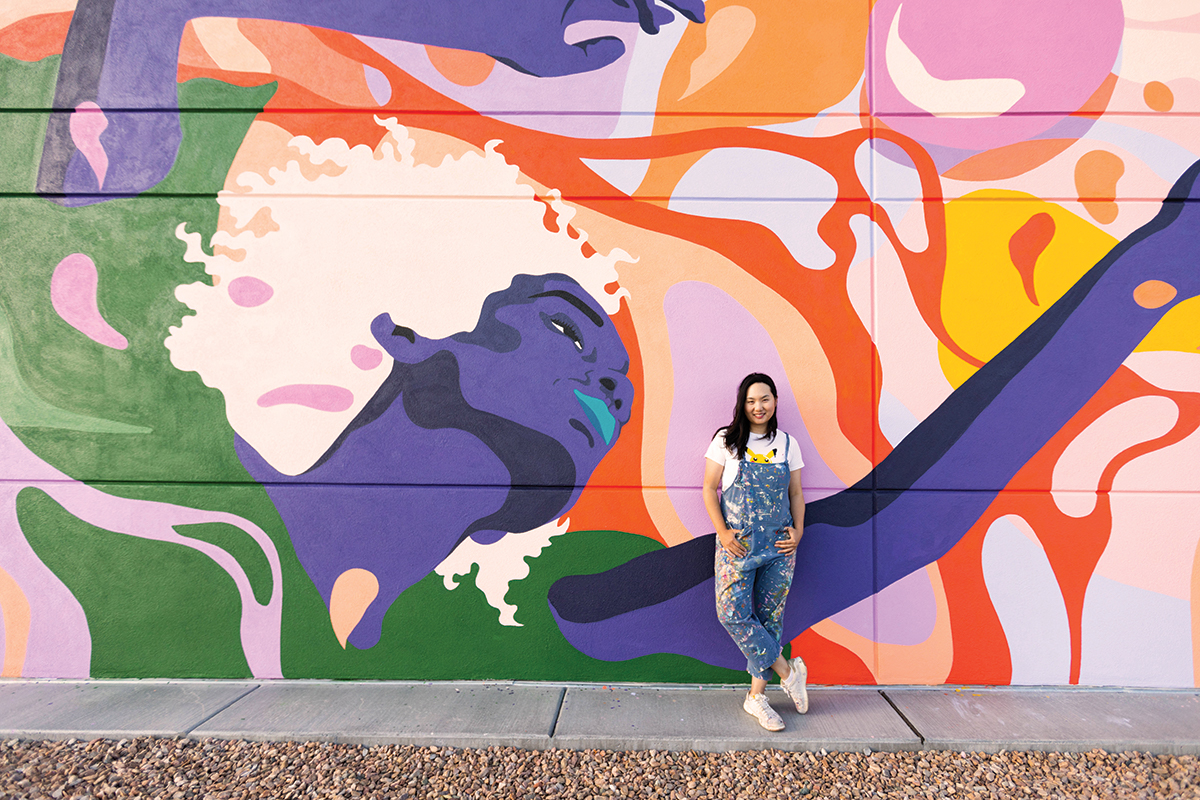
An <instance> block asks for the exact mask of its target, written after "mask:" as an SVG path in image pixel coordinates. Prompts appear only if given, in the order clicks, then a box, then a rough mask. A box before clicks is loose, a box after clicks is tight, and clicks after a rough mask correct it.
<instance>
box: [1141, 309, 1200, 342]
mask: <svg viewBox="0 0 1200 800" xmlns="http://www.w3.org/2000/svg"><path fill="white" fill-rule="evenodd" d="M1151 350H1182V351H1183V352H1185V353H1194V352H1196V351H1197V350H1200V297H1193V298H1191V299H1189V300H1184V301H1183V302H1182V303H1180V304H1179V305H1177V306H1175V307H1174V308H1172V309H1171V310H1170V311H1168V312H1167V313H1166V314H1164V315H1163V318H1162V319H1160V320H1159V321H1158V324H1157V325H1155V326H1154V327H1153V328H1152V329H1151V330H1150V333H1148V334H1147V335H1146V338H1145V339H1142V343H1141V344H1139V345H1138V346H1137V348H1136V349H1135V350H1134V352H1137V353H1145V352H1148V351H1151Z"/></svg>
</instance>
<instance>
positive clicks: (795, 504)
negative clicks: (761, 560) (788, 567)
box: [775, 469, 804, 555]
mask: <svg viewBox="0 0 1200 800" xmlns="http://www.w3.org/2000/svg"><path fill="white" fill-rule="evenodd" d="M788 502H789V503H791V506H792V524H791V527H788V528H784V530H786V531H787V532H788V538H787V539H784V540H783V541H779V542H776V543H775V547H776V548H778V549H779V552H781V553H783V554H784V555H791V554H792V553H794V552H796V545H798V544H800V537H801V536H803V535H804V488H803V487H802V486H801V485H800V470H798V469H794V470H792V475H791V478H790V479H789V480H788Z"/></svg>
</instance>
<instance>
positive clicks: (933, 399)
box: [873, 229, 953, 419]
mask: <svg viewBox="0 0 1200 800" xmlns="http://www.w3.org/2000/svg"><path fill="white" fill-rule="evenodd" d="M875 243H876V246H877V247H878V248H879V249H878V251H877V252H876V254H875V259H874V268H875V287H874V288H875V310H874V319H875V329H874V331H873V335H874V339H875V346H876V348H877V351H878V353H879V361H880V365H881V366H882V368H883V391H886V392H889V393H891V394H892V395H893V396H894V397H895V398H896V399H898V400H899V401H900V402H901V403H903V404H904V406H905V407H906V408H908V409H909V410H910V411H911V412H912V413H913V414H914V415H915V416H916V417H917V418H919V419H924V418H925V417H927V416H929V414H930V413H932V412H933V410H934V409H935V408H937V407H938V406H940V405H941V404H942V402H943V401H945V399H946V398H947V397H949V396H950V393H951V392H952V391H953V387H951V386H950V382H949V381H947V380H946V376H945V374H944V373H943V372H942V365H941V363H940V362H939V361H938V341H937V337H936V336H934V335H933V333H932V332H931V331H930V330H929V326H928V325H926V323H925V320H924V319H923V318H922V317H921V312H920V311H919V310H918V309H917V301H916V300H914V299H913V296H912V289H911V287H909V285H908V276H907V275H905V273H904V268H903V265H902V264H901V263H900V257H899V256H898V255H897V254H896V250H895V249H894V248H893V247H892V244H891V242H889V241H888V240H887V237H885V236H884V235H883V233H882V232H880V231H879V230H878V229H876V231H875Z"/></svg>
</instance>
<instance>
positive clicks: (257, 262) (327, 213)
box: [166, 119, 636, 475]
mask: <svg viewBox="0 0 1200 800" xmlns="http://www.w3.org/2000/svg"><path fill="white" fill-rule="evenodd" d="M380 124H381V125H383V126H385V127H387V128H388V129H389V133H388V134H387V135H386V136H385V137H384V138H383V140H382V141H381V143H380V144H379V146H378V147H377V148H375V149H374V150H372V149H371V148H370V147H367V146H365V145H359V146H356V147H354V148H350V147H348V146H347V144H346V143H345V142H344V141H342V140H341V139H328V140H326V141H325V142H323V143H321V144H315V143H314V142H312V141H311V140H310V139H307V138H305V137H301V138H297V139H293V140H292V141H291V143H290V147H291V152H292V153H293V155H292V158H293V160H291V161H289V162H288V163H287V165H286V167H285V168H283V169H280V168H272V169H270V170H269V173H268V175H267V176H262V175H258V174H255V173H251V172H247V173H243V174H242V175H240V176H238V181H239V183H240V184H241V186H242V187H244V189H245V190H247V191H242V192H236V193H235V192H228V191H223V192H221V193H220V194H219V195H218V200H219V202H220V204H221V205H222V207H223V208H224V210H225V211H226V212H227V214H228V218H229V219H231V220H233V221H234V222H235V224H238V225H246V224H248V223H249V221H250V220H251V219H252V218H253V217H254V216H255V215H256V214H257V213H259V212H260V211H262V210H263V209H267V210H268V211H269V213H270V215H271V219H272V220H273V221H274V222H275V223H276V224H277V225H278V226H279V227H278V230H276V231H273V232H271V233H268V234H266V235H264V236H261V237H259V236H255V235H254V233H253V232H250V231H242V232H240V233H235V232H233V231H231V230H227V229H225V228H224V227H222V229H221V230H219V231H218V232H217V233H216V234H215V235H214V236H213V237H212V244H213V245H214V246H216V245H218V244H219V245H223V246H224V247H226V248H228V249H229V250H233V251H237V250H242V251H244V252H245V256H244V257H243V258H242V259H240V260H237V261H235V260H234V259H232V258H229V257H227V256H225V255H214V256H209V255H207V254H206V253H205V252H204V251H203V249H202V248H201V246H200V237H199V236H198V235H196V234H186V233H184V232H183V231H182V229H183V226H182V225H181V226H180V230H179V231H177V235H179V236H180V238H182V239H184V240H185V241H186V242H187V244H188V246H187V251H186V254H185V256H184V258H185V260H188V261H194V262H202V263H204V264H205V269H206V271H207V272H208V273H209V274H211V275H217V276H220V278H221V282H220V283H219V284H218V285H216V286H208V285H206V284H204V283H201V282H197V283H194V284H190V285H187V286H180V287H178V288H177V289H176V290H175V296H176V297H177V298H178V299H179V300H180V301H181V302H183V303H185V304H186V305H187V306H189V307H190V308H191V309H193V310H194V311H196V313H195V314H194V315H189V316H185V317H184V318H183V320H182V322H181V323H180V325H179V326H178V327H173V328H171V335H170V336H169V337H168V338H167V340H166V346H167V348H168V349H169V350H170V351H171V363H172V364H173V365H174V366H175V367H176V368H177V369H180V370H184V371H194V372H197V373H199V375H200V377H201V378H202V379H203V380H204V382H205V384H206V385H208V386H211V387H214V388H216V389H219V390H221V392H222V394H223V395H224V396H225V409H226V415H227V417H228V419H229V423H230V425H231V426H232V427H233V429H234V430H235V431H237V432H238V434H240V435H241V437H242V438H243V439H245V440H246V442H247V443H248V444H249V445H250V446H251V447H253V448H254V449H255V450H256V451H257V452H258V453H259V454H260V455H261V456H262V457H263V458H264V459H266V461H267V463H269V464H270V465H271V466H272V467H274V468H275V469H276V470H278V471H280V472H282V473H284V474H287V475H298V474H299V473H301V472H303V471H304V470H306V469H308V468H309V467H311V466H312V465H313V464H314V463H315V462H316V461H317V459H318V458H320V456H321V455H322V454H323V453H324V452H325V451H326V450H327V449H328V448H329V446H330V445H331V444H332V443H333V442H334V441H335V440H336V439H337V437H338V435H339V434H341V432H342V431H343V430H345V429H346V426H347V425H349V423H350V421H351V420H353V419H354V417H355V415H356V414H357V413H358V412H359V411H360V410H361V409H362V408H363V407H364V406H365V404H366V403H367V401H368V400H369V399H370V398H371V396H372V395H373V394H374V392H375V391H376V389H378V387H379V385H380V384H381V383H382V382H383V380H384V379H385V377H386V376H387V370H386V369H377V370H369V371H364V370H361V369H359V368H358V367H357V366H355V365H354V363H353V362H352V361H351V359H350V356H349V354H350V352H351V351H352V349H353V348H354V347H355V346H357V345H363V346H368V347H372V346H377V343H376V342H375V340H374V337H373V336H372V335H371V330H370V325H371V321H372V320H373V319H375V318H376V317H377V316H378V315H379V314H381V313H384V312H387V313H389V314H391V317H392V319H393V321H395V322H396V323H397V324H399V325H405V326H407V327H409V328H411V329H413V330H414V331H416V332H417V333H419V334H421V335H422V336H425V337H428V338H430V339H442V338H445V337H447V336H450V335H451V334H454V333H458V332H460V331H469V330H471V329H472V328H474V327H475V324H476V321H477V320H478V319H479V312H480V309H481V308H482V306H483V302H484V300H485V298H486V297H487V296H488V295H490V294H491V293H493V292H497V291H501V290H503V289H505V288H507V287H508V286H509V285H510V284H511V282H512V278H513V276H514V275H518V274H524V273H528V272H529V271H530V270H531V269H536V270H538V271H540V272H559V273H564V274H567V275H570V276H571V277H573V278H574V279H576V280H577V281H578V282H579V284H580V285H581V286H582V287H583V289H584V290H585V291H587V292H588V293H590V294H591V295H592V296H593V297H594V298H595V299H596V301H597V302H598V303H600V305H601V306H602V307H603V308H604V309H605V310H606V311H607V312H608V313H610V314H611V313H615V312H616V311H617V309H618V308H619V307H620V298H621V295H622V294H627V292H625V290H618V291H617V292H615V293H610V292H608V291H607V290H606V289H605V286H606V285H608V284H610V283H611V282H613V281H615V280H616V279H617V277H618V276H617V270H616V268H615V265H616V263H617V260H625V261H628V262H630V263H632V262H633V261H636V259H633V258H631V257H630V256H628V255H627V254H625V253H623V252H621V251H618V250H614V251H613V252H612V253H610V254H609V255H607V256H605V255H601V254H599V253H595V254H593V255H591V256H586V257H585V256H584V255H583V254H582V252H581V250H580V247H581V244H582V242H583V241H585V240H586V233H584V232H583V231H580V230H578V229H576V233H577V234H578V235H579V236H578V238H572V236H571V235H570V234H569V233H568V231H567V223H568V222H570V220H571V219H572V217H573V216H574V214H575V211H574V209H573V208H571V207H569V206H567V205H566V204H564V203H562V202H561V200H559V199H557V196H556V194H555V193H551V195H552V197H553V199H552V200H551V206H552V207H553V208H554V209H555V211H556V213H557V214H558V222H559V230H558V232H557V233H551V232H550V231H548V230H546V227H545V225H544V224H543V222H542V220H543V218H544V215H545V212H546V209H545V206H544V205H543V204H541V203H539V202H537V201H536V200H535V199H534V189H533V187H531V186H529V185H527V184H526V183H525V182H524V181H523V180H522V176H521V173H520V171H519V170H518V168H517V167H516V166H513V165H511V164H507V163H506V162H505V161H504V158H503V156H501V155H500V154H499V153H497V152H496V151H495V149H494V143H491V144H489V145H488V147H487V148H486V151H485V152H484V153H482V154H480V153H476V152H468V153H465V154H464V155H462V156H461V157H459V158H457V159H454V158H451V157H449V156H447V157H446V158H445V159H444V160H443V161H442V162H441V163H440V164H438V165H437V166H427V165H421V164H417V163H416V162H415V160H414V159H413V157H412V151H413V148H414V147H415V141H414V140H413V139H411V138H409V136H408V133H407V131H406V130H405V129H404V128H403V127H402V126H400V125H398V124H397V123H396V121H395V120H394V119H392V120H384V121H380ZM300 159H308V160H309V161H311V162H312V163H314V164H320V163H331V164H333V165H334V166H337V167H343V168H344V169H343V170H342V171H340V172H339V173H338V174H337V175H320V176H318V177H316V178H314V179H312V180H309V179H308V178H306V177H304V172H303V170H302V169H301V167H300V164H299V160H300ZM531 265H533V266H531ZM243 275H251V276H253V277H255V278H257V279H260V280H263V281H265V282H266V283H267V284H269V285H270V286H271V287H272V288H273V289H274V294H273V295H272V296H271V299H270V300H268V301H267V302H266V303H264V304H262V305H260V306H256V307H254V308H243V307H240V306H237V305H236V304H235V303H234V302H233V301H232V300H231V299H230V298H229V294H228V291H227V289H228V286H229V285H230V283H231V282H232V281H233V280H234V279H236V278H238V277H241V276H243ZM292 384H318V385H327V386H335V387H339V388H342V389H345V390H347V391H349V392H350V393H351V394H352V395H353V402H352V403H351V404H350V406H349V407H348V408H344V409H342V410H316V409H313V408H308V407H305V406H301V405H293V404H288V405H275V406H271V407H269V408H262V407H260V406H259V405H258V398H259V397H261V396H262V395H264V394H265V393H266V392H268V391H270V390H273V389H276V388H278V387H282V386H289V385H292Z"/></svg>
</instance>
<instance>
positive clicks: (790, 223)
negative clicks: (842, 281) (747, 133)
mask: <svg viewBox="0 0 1200 800" xmlns="http://www.w3.org/2000/svg"><path fill="white" fill-rule="evenodd" d="M836 197H837V180H836V179H835V178H834V177H833V176H832V175H830V174H829V173H828V172H826V171H825V170H823V169H821V168H820V167H818V166H816V165H815V164H812V163H810V162H808V161H804V160H802V159H799V158H794V157H792V156H788V155H784V154H783V153H773V152H769V151H763V150H753V149H749V148H741V147H730V148H723V149H720V150H714V151H712V152H710V153H708V154H706V155H705V156H703V157H701V158H700V160H699V161H697V162H696V163H695V164H694V165H692V168H691V169H689V170H688V171H687V173H686V174H685V175H684V176H683V178H682V179H681V180H680V181H679V183H678V185H676V187H675V191H674V193H673V195H672V197H671V200H670V201H669V202H668V204H667V207H668V208H669V209H671V210H672V211H679V212H682V213H685V214H695V215H697V216H702V217H714V218H725V219H741V220H746V221H747V222H757V223H758V224H760V225H763V226H765V227H767V228H770V229H771V230H772V231H774V233H775V235H776V236H778V237H779V239H780V240H781V241H782V242H783V244H784V246H785V247H787V249H788V251H789V252H790V253H791V254H792V257H793V258H795V259H796V261H797V262H799V263H800V264H802V265H803V266H804V267H806V268H808V269H828V268H829V267H831V266H833V262H834V261H835V260H836V258H837V255H836V254H835V253H834V252H833V249H832V248H830V247H829V245H827V244H826V243H825V242H824V241H823V240H822V239H821V237H820V236H819V235H818V234H817V225H818V224H819V223H820V222H821V220H822V219H823V218H824V217H825V215H826V214H828V213H829V211H830V209H832V208H833V203H834V200H835V199H836ZM716 199H720V200H726V201H728V202H722V203H714V202H713V200H716ZM789 200H791V201H794V202H786V201H789Z"/></svg>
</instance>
